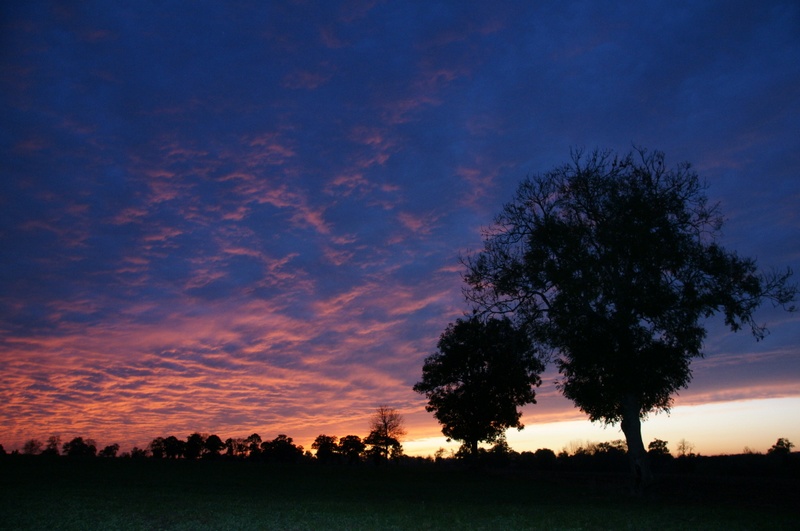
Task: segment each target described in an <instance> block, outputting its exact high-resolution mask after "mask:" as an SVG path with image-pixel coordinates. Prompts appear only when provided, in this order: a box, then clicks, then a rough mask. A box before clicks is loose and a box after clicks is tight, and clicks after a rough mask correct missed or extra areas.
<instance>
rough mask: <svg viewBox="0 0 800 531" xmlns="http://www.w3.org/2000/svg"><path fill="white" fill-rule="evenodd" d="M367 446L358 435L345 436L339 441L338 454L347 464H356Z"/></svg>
mask: <svg viewBox="0 0 800 531" xmlns="http://www.w3.org/2000/svg"><path fill="white" fill-rule="evenodd" d="M366 448H367V446H366V445H365V444H364V442H363V441H362V440H361V437H359V436H358V435H345V436H344V437H342V438H341V439H339V448H338V452H339V454H341V455H342V456H343V457H344V458H345V461H346V462H347V463H349V464H355V463H358V462H359V461H360V460H361V456H362V455H363V453H364V450H366Z"/></svg>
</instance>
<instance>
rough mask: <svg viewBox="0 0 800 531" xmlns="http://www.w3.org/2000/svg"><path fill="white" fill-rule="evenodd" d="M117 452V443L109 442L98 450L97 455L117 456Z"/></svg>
mask: <svg viewBox="0 0 800 531" xmlns="http://www.w3.org/2000/svg"><path fill="white" fill-rule="evenodd" d="M118 452H119V445H118V444H117V443H114V444H109V445H108V446H106V447H104V448H103V449H102V450H100V452H98V454H97V455H98V456H99V457H117V453H118Z"/></svg>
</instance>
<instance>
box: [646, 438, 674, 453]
mask: <svg viewBox="0 0 800 531" xmlns="http://www.w3.org/2000/svg"><path fill="white" fill-rule="evenodd" d="M647 453H648V454H650V455H651V456H661V457H667V456H669V457H672V454H670V453H669V448H667V441H662V440H661V439H653V440H652V441H651V442H650V444H648V445H647Z"/></svg>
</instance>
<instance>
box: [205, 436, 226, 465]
mask: <svg viewBox="0 0 800 531" xmlns="http://www.w3.org/2000/svg"><path fill="white" fill-rule="evenodd" d="M223 448H225V443H224V442H222V439H220V438H219V436H218V435H213V434H212V435H209V436H208V438H207V439H206V440H205V441H204V442H203V458H204V459H216V458H218V457H219V452H220V451H221V450H222V449H223Z"/></svg>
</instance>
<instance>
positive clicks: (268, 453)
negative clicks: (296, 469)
mask: <svg viewBox="0 0 800 531" xmlns="http://www.w3.org/2000/svg"><path fill="white" fill-rule="evenodd" d="M261 452H262V456H263V458H264V459H265V460H267V461H271V462H275V463H296V462H297V461H299V460H300V459H301V458H302V457H303V447H302V446H297V445H295V444H294V440H293V439H292V438H291V437H289V436H287V435H284V434H280V435H278V436H277V437H275V438H274V439H272V440H271V441H266V442H263V443H261Z"/></svg>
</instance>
